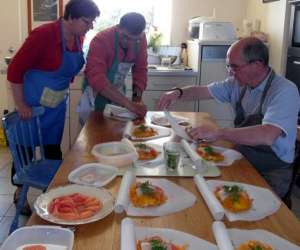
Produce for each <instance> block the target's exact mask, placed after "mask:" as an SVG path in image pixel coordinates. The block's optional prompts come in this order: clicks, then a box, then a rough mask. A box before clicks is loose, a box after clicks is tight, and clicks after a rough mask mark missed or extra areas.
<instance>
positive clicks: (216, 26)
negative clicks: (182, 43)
mask: <svg viewBox="0 0 300 250" xmlns="http://www.w3.org/2000/svg"><path fill="white" fill-rule="evenodd" d="M189 35H190V37H191V38H192V39H197V40H204V41H234V40H236V31H235V28H234V25H233V23H232V22H223V21H217V20H216V19H214V18H209V17H198V18H193V19H191V20H189Z"/></svg>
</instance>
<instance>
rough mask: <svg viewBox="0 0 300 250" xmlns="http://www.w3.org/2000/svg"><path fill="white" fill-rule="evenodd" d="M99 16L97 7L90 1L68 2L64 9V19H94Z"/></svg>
mask: <svg viewBox="0 0 300 250" xmlns="http://www.w3.org/2000/svg"><path fill="white" fill-rule="evenodd" d="M99 15H100V10H99V9H98V6H97V5H96V4H95V3H94V2H93V1H92V0H70V1H69V2H68V3H67V4H66V7H65V11H64V19H65V20H68V19H69V18H71V19H78V18H80V17H87V18H92V19H94V18H96V17H97V16H99Z"/></svg>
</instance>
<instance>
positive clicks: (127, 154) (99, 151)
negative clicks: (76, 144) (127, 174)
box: [92, 141, 138, 167]
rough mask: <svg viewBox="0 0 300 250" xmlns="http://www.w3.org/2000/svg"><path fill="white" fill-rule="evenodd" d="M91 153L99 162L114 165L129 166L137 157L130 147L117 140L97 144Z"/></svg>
mask: <svg viewBox="0 0 300 250" xmlns="http://www.w3.org/2000/svg"><path fill="white" fill-rule="evenodd" d="M92 154H93V155H94V156H95V157H96V158H97V160H98V161H99V162H101V163H103V164H107V165H111V166H116V167H124V166H130V165H132V164H133V162H134V161H136V160H137V158H138V156H137V154H136V152H135V151H134V150H133V149H132V148H130V147H129V146H128V145H126V144H125V143H123V142H119V141H114V142H106V143H100V144H97V145H95V146H94V147H93V149H92Z"/></svg>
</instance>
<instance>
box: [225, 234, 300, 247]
mask: <svg viewBox="0 0 300 250" xmlns="http://www.w3.org/2000/svg"><path fill="white" fill-rule="evenodd" d="M227 231H228V232H229V236H230V239H231V240H232V242H233V245H234V246H235V247H238V246H240V245H241V244H242V243H244V242H246V241H249V240H257V241H261V242H263V243H266V244H269V245H270V246H272V247H273V248H274V249H278V250H279V249H284V250H300V247H299V246H296V245H294V244H293V243H291V242H289V241H287V240H285V239H283V238H281V237H279V236H277V235H275V234H272V233H270V232H268V231H265V230H240V229H227Z"/></svg>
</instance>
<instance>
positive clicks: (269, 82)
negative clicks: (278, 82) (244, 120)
mask: <svg viewBox="0 0 300 250" xmlns="http://www.w3.org/2000/svg"><path fill="white" fill-rule="evenodd" d="M274 78H275V72H274V70H273V69H271V73H270V76H269V78H268V81H267V84H266V86H265V88H264V91H263V93H262V96H261V99H260V104H259V109H258V112H259V113H260V114H262V105H263V103H264V101H265V98H266V95H267V92H268V90H269V88H270V87H271V83H272V82H273V80H274Z"/></svg>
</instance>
